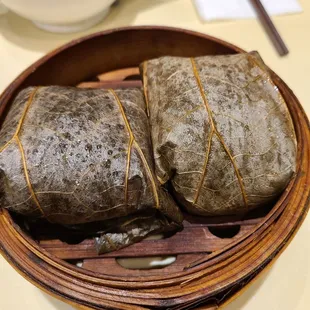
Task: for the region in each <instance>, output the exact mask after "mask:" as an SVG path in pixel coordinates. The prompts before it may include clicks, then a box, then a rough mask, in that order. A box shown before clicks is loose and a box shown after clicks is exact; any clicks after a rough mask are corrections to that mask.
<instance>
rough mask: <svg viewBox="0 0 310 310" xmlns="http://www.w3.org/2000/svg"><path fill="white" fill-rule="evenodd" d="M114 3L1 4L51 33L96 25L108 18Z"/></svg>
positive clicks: (50, 0)
mask: <svg viewBox="0 0 310 310" xmlns="http://www.w3.org/2000/svg"><path fill="white" fill-rule="evenodd" d="M114 1H115V0H2V3H3V4H4V5H5V6H6V7H7V8H9V9H10V10H11V11H13V12H15V13H16V14H18V15H20V16H22V17H25V18H27V19H30V20H31V21H32V22H33V23H34V24H35V25H36V26H38V27H39V28H41V29H44V30H47V31H51V32H76V31H81V30H84V29H87V28H90V27H92V26H93V25H95V24H97V23H99V22H100V21H101V20H102V19H103V18H105V17H106V16H107V15H108V13H109V10H110V6H111V4H112V3H113V2H114ZM0 2H1V0H0ZM0 5H1V3H0Z"/></svg>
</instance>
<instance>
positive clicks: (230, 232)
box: [208, 225, 240, 239]
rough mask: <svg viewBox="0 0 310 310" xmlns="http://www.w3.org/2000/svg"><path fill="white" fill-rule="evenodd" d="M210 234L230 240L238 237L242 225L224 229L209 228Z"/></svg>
mask: <svg viewBox="0 0 310 310" xmlns="http://www.w3.org/2000/svg"><path fill="white" fill-rule="evenodd" d="M208 229H209V231H210V233H211V234H212V235H214V236H216V237H218V238H221V239H229V238H233V237H234V236H236V235H237V234H238V233H239V231H240V225H233V226H224V227H213V226H210V227H208Z"/></svg>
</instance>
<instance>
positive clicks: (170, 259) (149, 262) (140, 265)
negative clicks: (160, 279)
mask: <svg viewBox="0 0 310 310" xmlns="http://www.w3.org/2000/svg"><path fill="white" fill-rule="evenodd" d="M165 237H166V236H165V235H164V234H157V235H150V236H148V237H147V238H145V239H146V240H160V239H165ZM175 261H176V256H157V257H155V256H152V257H134V258H126V257H122V258H117V259H116V262H117V263H118V264H119V265H120V266H122V267H123V268H126V269H161V268H165V267H167V266H169V265H171V264H173V263H174V262H175Z"/></svg>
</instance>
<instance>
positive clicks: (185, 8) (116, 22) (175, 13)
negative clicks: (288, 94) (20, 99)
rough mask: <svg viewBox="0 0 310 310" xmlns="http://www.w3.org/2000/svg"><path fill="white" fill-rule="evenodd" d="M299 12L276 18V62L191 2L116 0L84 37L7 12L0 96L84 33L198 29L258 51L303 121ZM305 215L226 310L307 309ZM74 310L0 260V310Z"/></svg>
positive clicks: (305, 45) (251, 36) (305, 25)
mask: <svg viewBox="0 0 310 310" xmlns="http://www.w3.org/2000/svg"><path fill="white" fill-rule="evenodd" d="M300 2H301V4H302V6H303V9H304V13H302V14H298V15H287V16H281V17H275V18H274V21H275V24H276V26H277V28H278V29H279V31H280V33H281V34H282V35H283V38H284V39H285V42H286V43H287V45H288V47H289V49H290V54H289V55H288V56H287V57H285V58H280V57H279V56H278V55H277V53H276V51H275V50H274V48H273V46H272V45H271V43H270V41H269V39H268V38H267V36H266V34H265V33H264V31H263V30H262V27H261V25H260V24H259V22H258V21H256V20H238V21H222V22H212V23H203V22H201V21H200V20H199V18H198V15H197V13H196V11H195V8H194V6H193V4H192V2H191V1H190V0H123V1H121V3H120V5H119V6H118V7H116V8H114V9H113V11H112V12H111V14H110V15H109V16H108V18H107V19H106V20H105V21H103V22H102V23H101V24H99V25H97V26H95V27H93V28H92V29H90V30H88V31H85V32H83V33H76V34H66V35H58V34H51V33H47V32H44V31H41V30H39V29H37V28H35V27H34V26H33V25H32V24H31V23H30V22H29V21H26V20H25V19H22V18H20V17H18V16H16V15H14V14H12V13H9V14H8V15H4V16H0V92H2V91H3V90H4V88H5V87H6V86H7V85H8V84H9V83H10V82H11V81H12V80H13V79H14V78H15V77H16V76H17V75H18V74H19V73H20V72H21V71H22V70H24V69H25V68H26V67H28V66H29V65H30V64H32V63H33V62H34V61H35V60H37V59H38V58H40V57H41V56H43V55H44V54H45V53H47V52H48V51H50V50H52V49H54V48H56V47H58V46H60V45H62V44H64V43H66V42H68V41H70V40H72V39H74V38H77V37H79V36H83V35H85V34H89V33H92V32H96V31H100V30H104V29H108V28H113V27H120V26H128V25H146V24H148V25H168V26H175V27H183V28H188V29H192V30H197V31H201V32H203V33H207V34H210V35H213V36H216V37H219V38H222V39H224V40H227V41H230V42H231V43H234V44H236V45H238V46H240V47H242V48H244V49H246V50H258V51H259V52H260V54H261V55H262V57H263V59H264V60H265V62H266V63H267V64H268V65H269V66H270V67H271V68H272V69H273V70H274V71H275V72H277V73H278V74H279V75H280V76H281V77H282V78H283V79H284V80H285V81H286V83H287V84H288V85H289V86H290V87H291V88H292V89H293V91H294V92H295V94H296V95H297V97H298V98H299V100H300V101H301V103H302V105H303V107H304V109H305V110H306V112H307V114H308V115H310V83H309V72H310V34H309V31H310V2H309V1H307V0H300ZM309 237H310V216H308V217H307V218H306V220H305V222H304V223H303V225H302V227H301V229H300V230H299V232H298V233H297V235H296V237H295V238H294V240H293V241H292V243H291V244H290V245H289V247H288V248H287V249H286V250H285V251H284V253H283V254H282V255H281V256H280V258H279V259H278V260H277V262H276V263H275V264H274V265H273V267H272V268H271V269H270V270H269V271H267V272H266V273H265V274H263V275H262V276H261V277H260V278H259V279H258V280H257V281H256V282H254V284H252V285H251V286H250V287H249V288H248V290H247V291H245V292H244V293H243V294H242V295H241V296H240V297H238V298H237V299H236V300H235V301H233V302H232V303H231V304H229V305H228V306H227V307H226V308H225V309H226V310H239V309H240V310H258V309H259V310H260V309H266V310H280V309H281V310H307V309H310V242H309ZM10 309H14V310H15V309H16V310H19V309H23V310H28V309H31V310H39V309H40V310H42V309H44V310H56V309H57V310H69V309H73V308H72V307H71V306H68V305H66V304H64V303H62V302H60V301H58V300H56V299H54V298H53V297H50V296H48V295H46V294H45V293H42V292H41V291H40V290H39V289H37V288H36V287H35V286H33V285H32V284H30V283H28V282H27V281H26V280H25V279H23V278H22V276H20V275H19V274H18V273H17V272H16V271H15V270H14V269H13V268H12V267H11V266H10V265H9V264H8V263H7V262H6V261H5V260H4V259H3V258H2V257H1V256H0V310H10Z"/></svg>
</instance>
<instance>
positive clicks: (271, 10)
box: [194, 0, 302, 21]
mask: <svg viewBox="0 0 310 310" xmlns="http://www.w3.org/2000/svg"><path fill="white" fill-rule="evenodd" d="M261 2H262V4H263V5H264V7H265V9H266V11H267V12H268V14H270V15H283V14H292V13H300V12H302V8H301V6H300V4H299V2H298V1H297V0H261ZM194 3H195V6H196V8H197V11H198V14H199V15H200V18H201V19H202V20H203V21H212V20H217V19H222V20H224V19H240V18H243V19H244V18H254V17H256V12H255V9H254V8H253V6H252V4H251V1H250V0H194Z"/></svg>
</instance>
